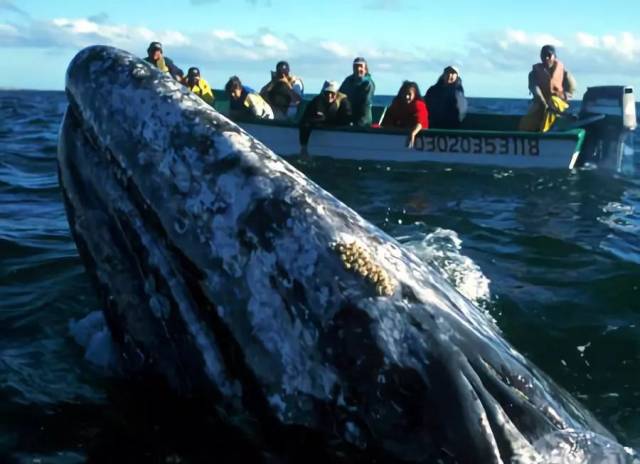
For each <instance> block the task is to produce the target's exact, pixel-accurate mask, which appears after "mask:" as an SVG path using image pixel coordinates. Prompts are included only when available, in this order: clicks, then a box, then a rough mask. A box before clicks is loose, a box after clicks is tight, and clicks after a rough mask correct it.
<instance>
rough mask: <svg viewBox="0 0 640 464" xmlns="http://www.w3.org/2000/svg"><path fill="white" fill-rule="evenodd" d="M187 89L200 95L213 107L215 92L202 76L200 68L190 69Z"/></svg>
mask: <svg viewBox="0 0 640 464" xmlns="http://www.w3.org/2000/svg"><path fill="white" fill-rule="evenodd" d="M187 87H189V89H190V90H191V91H192V92H193V93H195V94H196V95H198V96H199V97H200V98H202V99H203V100H204V101H206V102H207V103H208V104H210V105H212V106H213V99H214V96H213V90H211V86H209V83H208V82H207V81H205V80H204V79H203V78H202V77H201V76H200V70H199V69H198V68H196V67H192V68H189V71H188V72H187Z"/></svg>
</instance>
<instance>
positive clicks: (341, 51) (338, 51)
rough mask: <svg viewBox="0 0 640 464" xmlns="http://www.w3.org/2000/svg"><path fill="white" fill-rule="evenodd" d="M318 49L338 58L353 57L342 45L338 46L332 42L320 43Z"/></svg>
mask: <svg viewBox="0 0 640 464" xmlns="http://www.w3.org/2000/svg"><path fill="white" fill-rule="evenodd" d="M320 48H321V49H322V50H326V51H328V52H329V53H333V54H334V55H335V56H338V57H340V58H348V57H350V56H352V55H353V53H352V52H351V50H349V49H348V48H347V47H345V46H344V45H342V44H339V43H338V42H333V41H325V42H321V43H320Z"/></svg>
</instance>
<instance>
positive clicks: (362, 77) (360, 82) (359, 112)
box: [340, 56, 376, 127]
mask: <svg viewBox="0 0 640 464" xmlns="http://www.w3.org/2000/svg"><path fill="white" fill-rule="evenodd" d="M375 91H376V85H375V83H374V82H373V78H372V77H371V74H370V73H369V66H368V64H367V61H366V60H365V59H364V58H362V57H361V56H359V57H357V58H356V59H354V60H353V74H351V75H349V76H347V77H346V78H345V80H344V81H343V82H342V85H341V86H340V92H342V93H343V94H345V95H346V96H347V98H348V99H349V103H350V104H351V109H352V111H353V115H352V117H351V122H352V123H353V125H354V126H360V127H369V126H371V123H372V120H373V117H372V113H371V106H372V104H373V95H374V93H375Z"/></svg>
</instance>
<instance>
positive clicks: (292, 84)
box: [260, 61, 304, 120]
mask: <svg viewBox="0 0 640 464" xmlns="http://www.w3.org/2000/svg"><path fill="white" fill-rule="evenodd" d="M303 94H304V83H303V82H302V79H300V78H299V77H298V76H294V75H293V74H291V73H290V69H289V63H287V62H286V61H279V62H278V63H277V64H276V70H275V71H271V80H270V81H269V82H268V83H267V84H266V85H265V86H264V87H262V89H261V90H260V95H261V96H262V98H264V99H265V100H266V101H267V102H268V103H269V104H270V105H271V108H273V112H274V115H275V117H276V119H281V120H282V119H293V118H295V116H296V114H297V112H298V106H299V105H300V102H301V101H302V95H303Z"/></svg>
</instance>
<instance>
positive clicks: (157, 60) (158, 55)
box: [144, 42, 185, 84]
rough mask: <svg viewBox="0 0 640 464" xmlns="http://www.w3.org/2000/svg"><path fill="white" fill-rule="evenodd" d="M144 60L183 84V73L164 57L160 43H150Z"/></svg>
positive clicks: (170, 60) (169, 59)
mask: <svg viewBox="0 0 640 464" xmlns="http://www.w3.org/2000/svg"><path fill="white" fill-rule="evenodd" d="M144 60H145V61H147V62H148V63H151V64H152V65H154V66H155V67H156V68H158V69H159V70H160V71H163V72H167V73H169V74H171V76H172V77H173V78H174V79H175V80H177V81H178V82H180V83H183V84H184V82H185V79H184V72H183V71H182V69H180V68H179V67H178V66H176V65H175V64H174V63H173V60H172V59H171V58H169V57H166V56H164V53H163V51H162V44H161V43H160V42H151V43H150V44H149V47H147V57H146V58H145V59H144Z"/></svg>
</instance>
